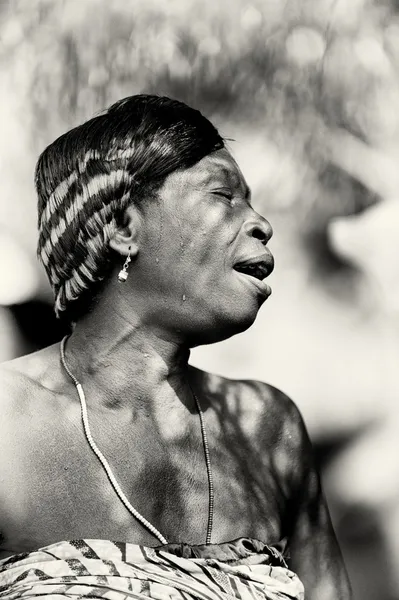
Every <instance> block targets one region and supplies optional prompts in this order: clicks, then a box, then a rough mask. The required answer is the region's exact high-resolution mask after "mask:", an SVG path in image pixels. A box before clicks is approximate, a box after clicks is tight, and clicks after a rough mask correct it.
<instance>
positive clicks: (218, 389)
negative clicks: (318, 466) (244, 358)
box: [195, 369, 309, 453]
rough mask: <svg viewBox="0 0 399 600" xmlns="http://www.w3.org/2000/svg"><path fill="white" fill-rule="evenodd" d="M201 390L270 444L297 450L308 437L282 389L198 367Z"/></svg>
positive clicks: (300, 415) (298, 416)
mask: <svg viewBox="0 0 399 600" xmlns="http://www.w3.org/2000/svg"><path fill="white" fill-rule="evenodd" d="M195 371H196V377H197V378H198V379H197V380H198V381H199V382H200V384H201V389H202V390H203V391H204V393H205V394H206V396H207V398H208V399H209V400H210V402H211V403H212V406H213V407H214V408H215V410H219V411H225V412H228V413H230V414H234V415H235V416H236V418H237V419H240V420H242V421H243V422H244V421H245V420H247V422H248V423H249V424H251V427H252V430H253V434H254V435H255V434H256V435H258V436H260V438H263V439H264V440H265V441H266V438H267V441H268V445H270V443H279V444H285V445H286V446H288V447H289V448H290V450H291V451H292V452H293V453H294V452H295V451H300V450H303V449H304V448H305V446H306V445H307V444H308V441H309V438H308V434H307V431H306V426H305V423H304V419H303V417H302V414H301V412H300V410H299V408H298V406H297V405H296V403H295V402H294V401H293V400H292V399H291V398H290V397H289V396H288V395H287V394H285V393H284V392H283V391H281V390H279V389H278V388H276V387H274V386H273V385H270V384H268V383H264V382H263V381H257V380H250V379H229V378H226V377H222V376H220V375H214V374H211V373H207V372H204V371H199V370H197V369H195Z"/></svg>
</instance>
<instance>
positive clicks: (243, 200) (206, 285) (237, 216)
mask: <svg viewBox="0 0 399 600" xmlns="http://www.w3.org/2000/svg"><path fill="white" fill-rule="evenodd" d="M141 210H142V229H141V234H140V239H139V253H138V256H137V259H136V264H135V265H134V269H135V274H134V279H135V281H132V285H133V286H134V287H135V289H136V290H137V289H138V288H139V289H140V290H141V293H142V298H145V313H144V314H145V315H146V317H147V318H148V322H149V323H151V324H152V325H155V326H159V327H161V328H165V327H166V328H170V329H171V330H172V331H178V332H181V333H182V334H183V335H185V336H187V338H188V339H189V340H190V343H191V345H196V344H200V343H209V342H213V341H218V340H221V339H224V338H226V337H230V336H231V335H234V334H235V333H238V332H239V331H243V330H244V329H246V328H248V327H249V326H250V325H251V324H252V323H253V321H254V320H255V317H256V315H257V312H258V310H259V308H260V306H261V305H262V304H263V302H264V301H265V300H266V298H267V297H268V296H269V295H270V288H269V287H268V286H267V284H266V282H264V281H262V279H264V278H265V277H266V276H267V275H269V274H270V272H271V271H272V269H273V257H272V255H271V253H270V251H269V250H268V249H267V248H266V244H267V242H268V241H269V239H270V237H271V236H272V229H271V226H270V224H269V223H268V222H267V221H266V220H265V219H264V218H263V217H261V216H260V215H258V214H257V213H256V212H255V211H254V210H253V208H252V207H251V204H250V192H249V189H248V186H247V184H246V182H245V179H244V177H243V175H242V173H241V171H240V169H239V167H238V165H237V164H236V162H235V161H234V159H233V158H232V157H231V155H230V153H229V152H228V151H227V150H225V149H223V150H218V151H216V152H214V153H212V154H210V155H208V156H206V157H205V158H203V159H202V160H201V161H200V162H198V163H197V164H196V165H194V166H193V167H191V168H190V169H186V170H182V171H176V172H174V173H172V174H171V175H169V176H168V177H167V179H166V180H165V182H164V184H163V185H162V187H161V189H160V190H159V192H158V199H156V200H154V201H151V200H150V201H148V202H147V203H144V205H143V208H142V209H141ZM245 263H247V264H245ZM137 278H138V280H137ZM136 286H138V287H136ZM142 315H143V311H142ZM143 316H144V315H143Z"/></svg>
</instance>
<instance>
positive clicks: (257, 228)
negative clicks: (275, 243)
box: [244, 213, 273, 246]
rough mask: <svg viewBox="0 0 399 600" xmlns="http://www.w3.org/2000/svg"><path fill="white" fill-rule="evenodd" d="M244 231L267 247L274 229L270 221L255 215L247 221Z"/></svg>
mask: <svg viewBox="0 0 399 600" xmlns="http://www.w3.org/2000/svg"><path fill="white" fill-rule="evenodd" d="M244 230H245V233H246V234H247V235H249V236H250V237H253V238H255V239H257V240H260V241H261V242H262V244H263V245H264V246H266V244H267V242H268V241H269V240H270V238H271V237H272V235H273V228H272V226H271V225H270V223H269V221H267V220H266V219H264V218H263V217H262V216H261V215H258V213H255V215H254V216H252V218H251V219H248V221H246V223H245V225H244Z"/></svg>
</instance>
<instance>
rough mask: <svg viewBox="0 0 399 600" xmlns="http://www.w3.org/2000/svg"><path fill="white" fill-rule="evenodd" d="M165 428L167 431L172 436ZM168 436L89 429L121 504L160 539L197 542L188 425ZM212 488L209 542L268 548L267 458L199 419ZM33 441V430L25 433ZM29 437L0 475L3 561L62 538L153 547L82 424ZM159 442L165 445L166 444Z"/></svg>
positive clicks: (148, 428) (201, 516)
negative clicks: (256, 543)
mask: <svg viewBox="0 0 399 600" xmlns="http://www.w3.org/2000/svg"><path fill="white" fill-rule="evenodd" d="M172 429H173V428H172ZM174 429H175V430H176V431H177V433H176V431H175V432H173V431H172V432H170V434H169V436H168V435H167V433H165V432H161V431H154V428H153V427H152V425H151V424H149V423H145V422H141V423H136V424H132V423H129V424H123V423H122V424H120V423H119V426H118V427H116V425H115V423H113V422H111V421H110V422H108V424H107V426H105V424H104V423H103V425H102V426H101V425H99V421H98V420H97V422H95V423H94V424H93V427H92V431H93V434H94V433H95V434H96V436H95V437H96V442H97V445H98V448H99V449H100V450H101V451H102V453H103V454H104V456H105V457H106V458H107V462H108V463H109V466H110V468H111V471H112V473H113V475H114V477H115V479H116V481H117V482H118V484H119V486H120V489H121V490H122V491H123V493H124V494H125V495H126V497H127V499H128V500H129V502H130V503H131V504H132V505H133V506H134V508H135V509H136V510H138V511H139V512H140V513H141V514H142V515H143V516H144V517H145V518H146V519H148V520H149V521H150V523H152V524H153V525H154V526H155V527H156V528H157V529H158V530H159V531H160V532H161V533H162V534H163V535H164V536H165V537H166V538H167V539H168V541H173V542H183V541H184V542H186V543H203V542H204V539H205V533H206V527H207V519H208V507H209V487H208V475H207V469H206V463H205V455H204V448H203V440H202V437H201V429H200V427H199V425H198V423H197V421H193V423H189V424H188V425H187V426H186V427H177V426H176V427H175V428H174ZM207 432H208V443H209V456H210V464H211V470H212V479H213V484H214V527H213V535H212V541H214V542H222V541H226V540H230V539H235V538H237V537H240V536H250V537H257V538H259V539H262V540H264V541H269V542H272V541H277V540H278V539H279V538H280V537H281V534H282V528H283V520H284V512H285V508H286V499H285V494H284V492H283V486H282V485H281V481H280V476H279V475H278V473H277V471H276V470H275V469H274V467H273V461H272V460H270V456H271V455H270V452H268V451H266V449H261V448H257V447H256V444H254V443H253V442H250V441H249V440H248V439H247V438H245V439H244V437H245V436H242V437H243V439H238V437H240V436H238V434H237V431H235V432H234V431H228V430H225V431H223V430H222V429H221V428H220V425H219V424H218V423H217V422H216V421H215V420H212V419H211V418H209V416H208V418H207ZM33 433H34V432H33ZM33 433H32V432H31V433H30V434H27V435H26V437H25V441H24V443H23V444H22V445H21V444H20V445H19V446H18V448H14V451H13V452H12V461H13V464H12V467H11V468H9V469H6V470H5V472H4V473H3V475H4V478H5V479H6V480H7V485H6V486H4V487H3V492H2V494H3V501H2V508H1V509H0V510H1V511H2V514H1V523H2V524H4V526H3V525H2V529H3V531H4V539H5V540H6V543H5V546H7V547H10V548H11V550H10V552H9V553H14V552H16V551H18V552H19V551H24V550H30V549H33V548H37V547H40V546H44V545H47V544H50V543H53V542H54V541H57V540H62V539H76V538H82V537H85V538H107V539H113V540H122V541H130V542H132V543H140V544H144V545H152V546H153V545H157V543H158V542H157V540H156V539H155V538H154V537H153V536H152V535H151V534H149V533H148V532H147V530H146V529H145V528H144V527H143V526H142V525H141V524H140V523H139V522H138V521H137V520H136V519H135V518H134V517H133V516H132V515H131V514H130V513H129V511H128V510H127V509H126V507H125V506H124V505H123V503H122V502H121V500H120V498H119V497H118V495H117V493H116V491H115V486H113V485H112V483H111V482H110V480H109V477H108V476H107V474H106V472H105V470H104V468H103V466H102V465H101V463H100V461H99V459H98V457H97V456H96V455H95V453H94V452H93V449H92V448H91V447H90V445H89V443H88V441H87V439H86V437H85V435H84V432H83V429H82V427H81V424H80V423H78V422H74V421H71V422H65V423H64V424H63V427H60V428H54V429H53V431H52V433H51V435H48V434H47V435H46V433H45V431H42V434H41V435H40V436H37V435H33ZM166 438H168V439H166Z"/></svg>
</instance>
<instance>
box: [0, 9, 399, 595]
mask: <svg viewBox="0 0 399 600" xmlns="http://www.w3.org/2000/svg"><path fill="white" fill-rule="evenodd" d="M0 86H1V93H0V122H1V136H0V172H1V178H0V360H7V359H10V358H12V357H15V356H18V355H20V354H22V353H25V352H27V351H33V350H35V349H36V348H39V347H42V346H43V345H46V344H48V343H52V342H53V341H55V340H57V339H59V338H60V336H61V335H62V329H61V327H60V325H59V324H58V323H57V322H56V321H55V319H54V317H53V313H52V309H51V300H52V298H51V293H50V290H49V288H48V286H47V283H46V280H45V277H44V275H43V272H42V271H41V269H40V267H39V265H38V263H37V261H36V257H35V244H36V199H35V194H34V188H33V169H34V164H35V160H36V158H37V156H38V154H39V152H40V151H41V150H42V149H43V148H44V146H45V145H46V144H48V143H50V142H51V141H52V140H53V139H54V138H55V137H56V136H58V135H59V134H61V133H63V132H64V131H65V130H66V129H68V128H70V127H72V126H74V125H76V124H78V123H80V122H82V121H83V120H85V119H86V118H89V117H91V116H92V115H93V114H95V113H96V112H99V111H100V110H101V109H102V108H104V107H105V106H106V105H108V104H110V103H112V102H113V101H115V100H117V99H119V98H121V97H124V96H127V95H131V94H134V93H139V92H154V93H158V94H167V95H171V96H173V97H176V98H178V99H181V100H184V101H186V102H188V103H189V104H192V105H193V106H195V107H197V108H199V109H200V110H202V111H203V112H204V113H205V114H206V115H207V116H209V117H210V118H211V119H212V120H213V121H214V122H215V124H216V125H217V126H218V127H219V128H220V131H221V133H222V134H223V135H224V136H225V137H227V138H229V139H230V140H231V141H230V142H229V146H230V149H231V150H232V152H233V154H234V155H235V156H236V158H237V159H238V161H239V163H240V165H241V166H242V170H243V172H244V174H245V175H246V178H247V180H248V182H249V184H250V185H251V187H252V189H253V196H254V204H255V206H256V207H257V208H258V210H259V211H260V212H262V213H263V214H264V215H265V216H266V217H267V218H268V219H269V220H270V221H271V223H272V225H273V227H274V231H275V234H274V237H273V239H272V242H271V249H272V251H273V253H274V254H275V258H276V269H275V272H274V274H273V275H272V276H271V283H272V287H273V295H272V297H271V298H270V299H269V300H268V302H267V303H266V306H265V307H264V308H263V309H262V311H261V314H260V316H259V318H258V320H257V322H256V323H255V325H254V326H253V327H252V328H251V329H250V330H249V331H248V332H246V333H244V334H242V335H240V336H238V337H237V338H233V339H231V340H228V341H226V342H223V343H222V344H217V345H213V346H208V347H203V348H199V349H197V350H195V351H194V352H193V355H192V362H193V363H194V364H196V365H197V366H199V367H202V368H205V369H208V370H211V371H213V372H218V373H221V374H224V375H227V376H231V377H244V378H256V379H260V380H263V381H268V382H269V383H272V384H274V385H276V386H278V387H280V388H281V389H283V390H284V391H285V392H286V393H287V394H289V395H290V396H291V397H292V398H293V399H294V400H295V401H296V403H297V404H298V406H299V407H300V409H301V411H302V413H303V416H304V418H305V420H306V423H307V425H308V428H309V431H310V434H311V437H312V439H313V442H314V445H315V449H316V452H317V457H318V461H319V463H320V467H321V469H322V475H323V481H324V486H325V490H326V494H327V497H328V500H329V503H330V507H331V512H332V516H333V520H334V524H335V528H336V531H337V535H338V537H339V540H340V543H341V546H342V549H343V552H344V555H345V558H346V562H347V565H348V569H349V572H350V577H351V580H352V585H353V588H354V592H355V600H398V599H399V172H398V168H397V165H398V164H399V163H398V157H399V110H398V108H399V2H398V1H397V0H218V1H215V0H113V1H112V2H107V1H106V0H34V1H32V0H1V1H0Z"/></svg>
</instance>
